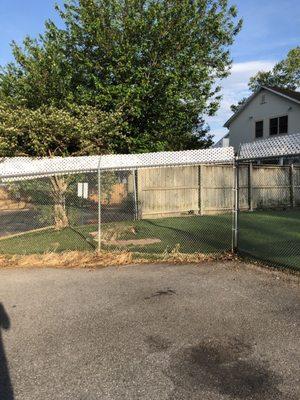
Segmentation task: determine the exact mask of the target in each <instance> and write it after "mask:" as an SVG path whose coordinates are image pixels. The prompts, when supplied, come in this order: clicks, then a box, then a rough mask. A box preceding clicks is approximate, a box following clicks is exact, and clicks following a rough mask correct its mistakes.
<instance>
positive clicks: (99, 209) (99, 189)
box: [98, 156, 101, 252]
mask: <svg viewBox="0 0 300 400" xmlns="http://www.w3.org/2000/svg"><path fill="white" fill-rule="evenodd" d="M98 251H99V252H101V156H100V157H99V163H98Z"/></svg>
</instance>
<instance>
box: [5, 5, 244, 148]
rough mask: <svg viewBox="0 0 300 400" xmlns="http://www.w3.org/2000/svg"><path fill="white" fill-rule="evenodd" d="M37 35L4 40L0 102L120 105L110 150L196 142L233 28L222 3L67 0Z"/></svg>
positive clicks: (216, 96)
mask: <svg viewBox="0 0 300 400" xmlns="http://www.w3.org/2000/svg"><path fill="white" fill-rule="evenodd" d="M58 12H59V13H60V15H61V17H62V19H63V21H64V23H65V26H64V27H63V28H61V29H59V28H58V27H57V26H55V24H54V23H53V22H51V21H49V22H47V23H46V30H45V33H44V34H43V35H41V36H40V37H39V38H38V39H37V40H33V39H30V38H26V39H25V41H24V44H23V46H22V47H20V46H17V45H16V44H13V52H14V57H15V62H14V63H11V64H9V65H8V66H7V67H6V68H5V69H4V70H3V72H2V75H1V77H0V100H1V99H2V100H5V102H9V103H11V104H12V105H16V104H17V105H22V106H25V107H27V108H30V109H36V108H40V107H43V106H45V105H47V106H54V107H57V108H65V107H69V106H70V105H72V104H74V103H75V104H77V105H89V106H92V107H96V108H99V109H101V110H102V111H105V112H112V113H115V112H116V111H117V110H122V115H123V121H124V122H126V124H123V125H122V128H123V131H122V132H123V136H122V140H119V141H118V142H117V146H115V150H116V151H118V152H122V153H124V152H133V151H134V152H143V151H157V150H180V149H189V148H201V147H205V146H208V145H209V144H210V143H211V138H210V136H209V134H208V133H207V132H208V131H207V127H206V124H205V122H204V118H205V115H213V114H214V113H215V112H216V111H217V109H218V106H219V102H220V97H221V96H220V93H219V92H220V87H218V86H216V81H217V80H219V79H221V78H225V77H226V76H227V75H228V74H229V70H230V64H231V59H230V54H229V47H230V45H231V44H232V43H233V40H234V37H235V35H236V34H237V33H238V31H239V29H240V27H241V21H238V20H237V18H236V17H237V11H236V8H235V7H233V6H229V5H228V1H227V0H68V1H66V4H65V6H64V7H63V8H62V9H59V8H58Z"/></svg>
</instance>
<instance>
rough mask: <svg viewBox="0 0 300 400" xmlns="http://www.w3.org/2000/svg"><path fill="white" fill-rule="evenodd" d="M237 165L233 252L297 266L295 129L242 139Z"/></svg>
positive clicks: (299, 181)
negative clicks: (248, 140)
mask: <svg viewBox="0 0 300 400" xmlns="http://www.w3.org/2000/svg"><path fill="white" fill-rule="evenodd" d="M237 167H238V171H239V172H238V200H239V201H238V204H239V212H238V243H237V248H238V252H239V254H240V255H242V256H246V257H247V258H250V259H254V260H257V261H262V262H264V263H266V264H268V265H271V266H274V267H287V268H291V269H300V208H299V207H300V135H290V136H281V137H275V138H272V139H267V140H260V141H257V142H256V143H252V144H245V145H242V147H241V149H240V152H239V157H238V160H237Z"/></svg>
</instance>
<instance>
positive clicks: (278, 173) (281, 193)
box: [239, 164, 300, 211]
mask: <svg viewBox="0 0 300 400" xmlns="http://www.w3.org/2000/svg"><path fill="white" fill-rule="evenodd" d="M239 200H240V202H239V203H240V209H241V210H250V211H251V210H256V209H263V208H281V207H296V206H300V166H299V165H297V166H294V165H288V166H279V165H253V164H246V165H240V166H239Z"/></svg>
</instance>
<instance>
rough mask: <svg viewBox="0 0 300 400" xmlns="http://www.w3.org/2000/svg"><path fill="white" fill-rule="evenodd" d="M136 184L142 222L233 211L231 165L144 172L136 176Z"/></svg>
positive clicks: (232, 170)
mask: <svg viewBox="0 0 300 400" xmlns="http://www.w3.org/2000/svg"><path fill="white" fill-rule="evenodd" d="M137 182H138V184H137V189H138V205H139V217H140V218H160V217H166V216H178V215H182V214H186V215H188V214H191V215H193V214H200V215H204V214H214V213H220V212H226V211H231V210H232V209H233V187H234V186H233V185H234V169H233V166H232V165H214V166H212V165H199V166H192V167H170V168H155V169H142V170H139V171H138V173H137Z"/></svg>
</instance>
